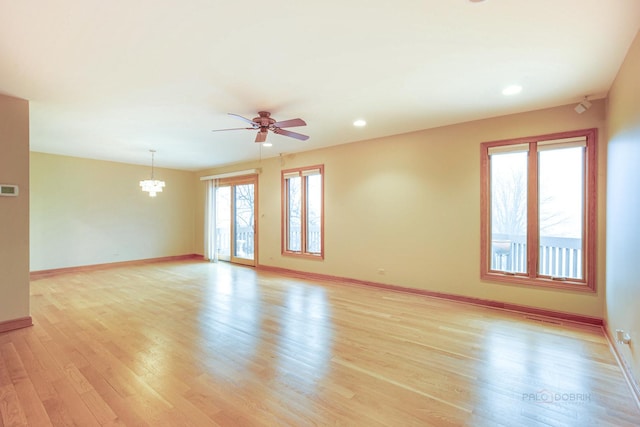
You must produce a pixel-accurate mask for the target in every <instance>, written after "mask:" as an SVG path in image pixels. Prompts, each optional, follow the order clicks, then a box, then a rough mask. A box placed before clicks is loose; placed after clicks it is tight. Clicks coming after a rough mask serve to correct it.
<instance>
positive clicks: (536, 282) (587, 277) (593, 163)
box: [480, 128, 598, 292]
mask: <svg viewBox="0 0 640 427" xmlns="http://www.w3.org/2000/svg"><path fill="white" fill-rule="evenodd" d="M577 136H585V137H586V140H587V145H586V150H585V159H584V162H585V165H584V173H585V181H584V182H585V186H584V192H585V194H584V198H585V199H584V200H585V209H584V219H583V221H584V227H583V236H582V238H583V242H584V252H585V253H584V254H583V263H584V267H583V269H584V280H571V279H567V280H562V281H558V280H554V279H553V278H550V277H545V276H539V275H538V274H537V272H538V243H539V236H538V188H537V182H538V156H537V152H536V150H535V147H536V143H537V142H538V141H544V140H552V139H562V138H570V137H577ZM597 136H598V133H597V129H595V128H594V129H583V130H576V131H568V132H560V133H553V134H547V135H538V136H532V137H525V138H516V139H509V140H501V141H489V142H483V143H481V144H480V278H481V280H485V281H491V282H499V283H510V284H516V285H527V286H536V287H544V288H553V289H563V290H572V291H584V292H596V263H597V246H596V237H597V210H598V205H597V192H598V187H597V185H598V182H597V153H598V147H597ZM523 143H528V144H529V155H528V171H527V173H528V188H527V190H528V195H527V217H528V220H527V246H528V249H527V273H526V274H510V273H502V272H498V271H492V270H491V269H490V265H491V264H490V257H491V237H490V234H491V209H490V207H491V197H490V185H491V182H490V177H489V148H490V147H499V146H505V145H514V144H523ZM531 153H536V155H531ZM532 248H535V249H532Z"/></svg>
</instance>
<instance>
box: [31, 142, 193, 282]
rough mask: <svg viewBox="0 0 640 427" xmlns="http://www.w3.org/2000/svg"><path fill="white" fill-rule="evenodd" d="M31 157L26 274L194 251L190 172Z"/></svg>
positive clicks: (52, 156)
mask: <svg viewBox="0 0 640 427" xmlns="http://www.w3.org/2000/svg"><path fill="white" fill-rule="evenodd" d="M149 175H150V167H149V166H136V165H129V164H123V163H114V162H107V161H99V160H90V159H81V158H76V157H66V156H57V155H51V154H43V153H35V152H32V153H31V271H40V270H48V269H55V268H64V267H76V266H82V265H92V264H103V263H111V262H119V261H130V260H140V259H148V258H157V257H165V256H174V255H185V254H191V253H194V234H193V232H194V206H195V192H196V187H195V186H194V185H193V179H194V174H193V173H192V172H185V171H177V170H171V169H162V168H156V174H155V175H156V177H157V178H159V179H162V180H164V181H166V183H167V186H166V188H165V191H164V192H162V193H159V194H158V196H157V197H156V198H151V197H149V196H148V194H147V193H144V192H142V191H141V189H140V187H139V181H140V180H142V179H147V178H148V177H149Z"/></svg>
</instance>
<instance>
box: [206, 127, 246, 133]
mask: <svg viewBox="0 0 640 427" xmlns="http://www.w3.org/2000/svg"><path fill="white" fill-rule="evenodd" d="M245 129H249V130H253V129H254V128H229V129H212V130H211V132H224V131H226V130H245Z"/></svg>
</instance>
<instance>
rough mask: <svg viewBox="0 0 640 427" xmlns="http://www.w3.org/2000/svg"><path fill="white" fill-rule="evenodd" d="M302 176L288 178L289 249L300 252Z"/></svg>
mask: <svg viewBox="0 0 640 427" xmlns="http://www.w3.org/2000/svg"><path fill="white" fill-rule="evenodd" d="M301 183H302V178H300V177H296V178H289V179H287V232H288V233H289V236H288V239H287V250H289V251H295V252H300V249H301V241H302V236H301V234H300V233H301V231H300V227H301V224H302V223H301V214H302V199H301V197H302V195H301V191H300V190H301Z"/></svg>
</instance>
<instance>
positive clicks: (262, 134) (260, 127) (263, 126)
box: [213, 111, 309, 143]
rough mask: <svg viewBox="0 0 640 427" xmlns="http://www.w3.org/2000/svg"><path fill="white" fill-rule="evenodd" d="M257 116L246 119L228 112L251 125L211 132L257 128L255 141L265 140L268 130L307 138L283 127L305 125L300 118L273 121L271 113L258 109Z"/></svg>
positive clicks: (293, 136) (218, 130)
mask: <svg viewBox="0 0 640 427" xmlns="http://www.w3.org/2000/svg"><path fill="white" fill-rule="evenodd" d="M258 114H259V116H258V117H254V118H253V120H250V119H247V118H246V117H242V116H240V115H238V114H233V113H229V115H230V116H233V117H236V118H238V119H240V120H242V121H244V122H246V123H248V124H249V125H251V127H248V128H231V129H215V130H213V132H223V131H228V130H241V129H249V130H257V131H258V134H257V135H256V141H255V142H258V143H260V142H265V141H266V140H267V134H268V133H269V131H271V132H273V133H275V134H278V135H284V136H288V137H290V138H295V139H299V140H300V141H306V140H307V139H309V137H308V136H307V135H303V134H301V133H297V132H292V131H290V130H286V129H283V128H290V127H296V126H306V125H307V123H306V122H305V121H304V120H302V119H291V120H283V121H280V122H277V121H275V119H272V118H271V113H270V112H268V111H260V112H258Z"/></svg>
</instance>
